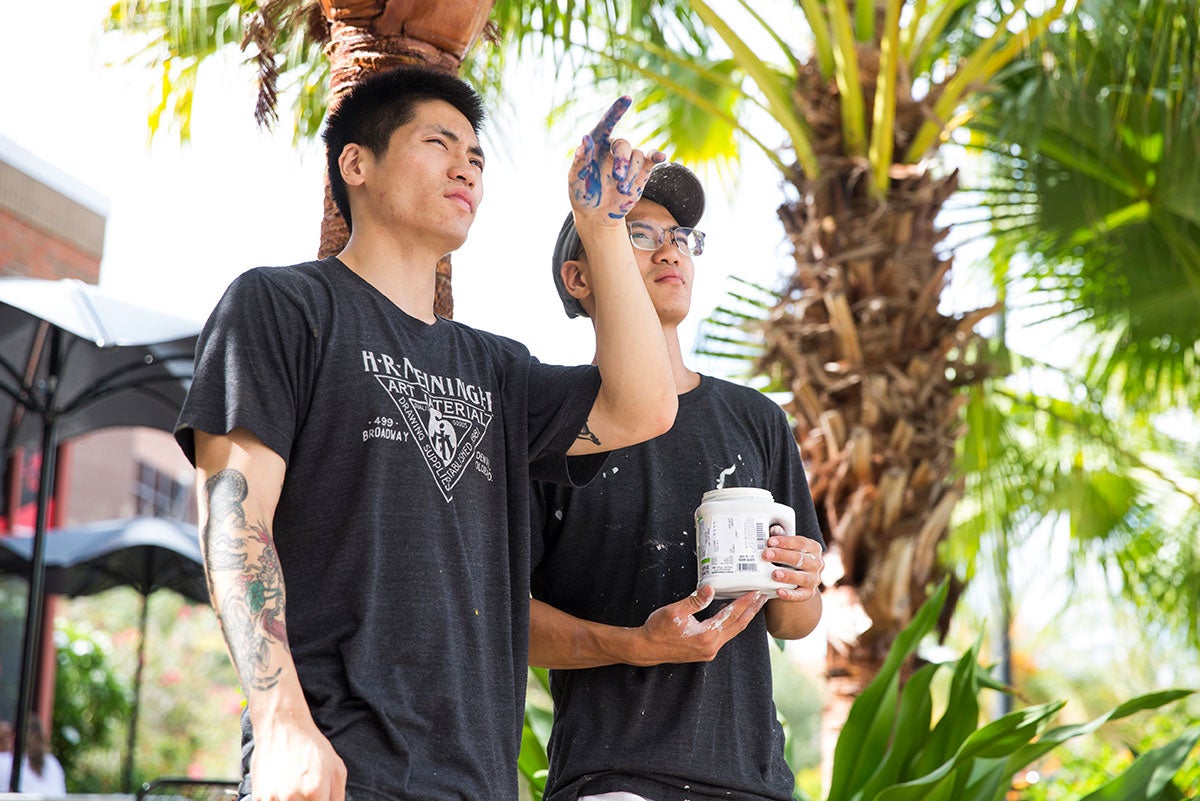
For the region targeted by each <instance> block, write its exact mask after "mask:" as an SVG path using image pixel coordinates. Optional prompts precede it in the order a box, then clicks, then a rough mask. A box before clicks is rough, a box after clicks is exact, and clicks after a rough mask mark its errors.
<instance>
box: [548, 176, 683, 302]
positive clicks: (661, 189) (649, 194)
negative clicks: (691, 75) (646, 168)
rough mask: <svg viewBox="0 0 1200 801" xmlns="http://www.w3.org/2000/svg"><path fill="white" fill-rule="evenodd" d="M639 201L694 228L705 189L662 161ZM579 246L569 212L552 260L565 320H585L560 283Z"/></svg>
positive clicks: (678, 222)
mask: <svg viewBox="0 0 1200 801" xmlns="http://www.w3.org/2000/svg"><path fill="white" fill-rule="evenodd" d="M641 199H642V200H653V201H654V202H655V203H657V204H658V205H660V206H662V207H663V208H664V209H666V210H667V211H669V212H671V216H672V217H674V218H675V222H676V223H677V224H678V225H680V226H682V227H684V228H695V227H696V223H698V222H700V217H701V216H702V215H703V214H704V187H703V186H701V185H700V179H699V178H697V177H696V175H695V173H693V172H692V171H691V170H689V169H688V168H687V167H685V166H683V165H682V164H680V163H678V162H674V161H668V162H664V163H662V164H659V165H658V166H657V167H655V168H654V170H653V171H652V172H651V173H650V178H649V179H648V180H647V181H646V188H645V189H644V190H642V198H641ZM582 244H583V243H581V242H580V241H579V232H578V231H576V230H575V217H574V215H573V214H570V213H568V214H567V219H565V220H564V221H563V225H562V230H560V231H559V232H558V241H556V242H555V243H554V259H553V267H554V286H555V288H556V289H558V297H559V298H560V299H562V304H563V309H564V310H565V311H566V313H567V316H568V317H587V312H585V311H584V310H583V306H582V305H581V304H580V303H579V301H578V300H576V299H575V298H573V297H571V294H570V293H569V292H567V288H566V287H565V286H564V285H563V280H562V266H563V264H564V263H565V262H568V261H570V260H571V259H574V258H577V257H578V256H579V249H580V248H581V247H582Z"/></svg>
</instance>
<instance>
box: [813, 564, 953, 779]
mask: <svg viewBox="0 0 1200 801" xmlns="http://www.w3.org/2000/svg"><path fill="white" fill-rule="evenodd" d="M948 593H949V582H947V581H943V582H942V583H941V585H940V586H939V587H938V588H937V591H935V592H934V594H933V595H932V596H930V598H929V599H928V600H927V601H926V602H925V603H924V604H922V605H921V608H920V609H919V610H917V614H916V615H914V616H913V619H912V622H910V623H909V624H908V625H907V626H906V627H905V628H904V629H903V630H902V631H901V632H900V634H899V635H897V636H896V640H895V642H893V643H892V647H891V650H889V651H888V655H887V658H886V659H885V660H884V662H883V666H882V667H881V668H880V669H879V673H878V674H876V676H875V678H874V679H873V680H872V681H871V683H870V684H868V685H867V687H866V689H864V690H863V691H862V693H861V694H860V695H859V696H858V699H857V700H855V702H854V704H853V706H851V707H850V713H849V714H848V715H847V716H846V723H845V725H844V726H843V727H842V733H841V735H840V736H839V737H838V742H837V746H836V747H835V748H834V755H833V771H832V777H831V778H830V782H829V795H828V797H827V799H826V801H848V799H850V798H851V797H853V796H854V795H855V794H856V793H857V792H858V791H859V790H860V789H861V788H862V787H863V786H864V785H865V784H866V783H867V781H869V779H870V777H871V775H872V774H873V773H874V772H875V770H876V768H877V766H878V765H879V763H880V761H881V760H882V759H883V757H884V754H885V753H886V751H887V747H888V739H889V738H890V736H891V732H892V723H893V722H894V720H895V718H896V697H897V694H898V692H899V681H900V677H899V674H900V667H901V665H903V664H904V661H905V660H906V659H908V657H909V656H911V655H912V654H913V653H914V652H915V651H916V650H917V646H918V645H919V644H920V642H921V640H922V639H923V638H924V637H925V635H926V634H928V633H929V632H931V631H933V627H934V626H935V625H936V624H937V619H938V615H939V614H941V610H942V607H943V606H944V605H945V603H946V596H947V594H948Z"/></svg>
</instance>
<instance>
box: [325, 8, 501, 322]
mask: <svg viewBox="0 0 1200 801" xmlns="http://www.w3.org/2000/svg"><path fill="white" fill-rule="evenodd" d="M492 2H493V0H449V1H448V2H435V1H434V0H374V2H367V0H321V8H322V11H323V12H324V14H325V19H326V22H327V23H328V24H329V44H328V45H326V48H325V53H326V55H327V56H328V58H329V63H330V82H329V83H330V86H329V109H330V111H332V110H333V109H335V108H337V104H338V100H339V98H340V97H341V96H342V95H343V94H345V92H346V91H347V90H349V89H350V88H351V87H352V86H354V85H355V84H357V83H358V82H359V81H361V80H362V79H363V77H365V76H367V75H370V74H371V73H373V72H378V71H380V70H385V69H390V68H392V67H398V66H401V65H405V64H419V65H421V66H424V67H428V68H430V69H436V70H440V71H442V72H447V73H452V74H456V73H457V72H458V69H459V66H460V65H461V64H462V59H463V56H465V55H466V53H467V50H468V49H469V48H470V46H471V45H472V44H473V43H474V42H475V40H476V39H477V38H478V37H479V35H480V33H482V32H483V28H484V26H485V25H486V23H487V15H488V12H489V11H490V10H491V8H492ZM348 238H349V231H348V230H347V228H346V222H345V220H343V219H342V216H341V215H340V214H339V213H338V210H337V206H336V205H334V202H333V198H332V196H331V195H330V192H329V180H328V177H326V181H325V203H324V214H323V216H322V220H321V241H320V245H319V247H318V249H317V256H318V258H324V257H326V256H331V255H333V254H335V253H337V252H339V251H340V250H341V249H342V248H343V247H345V245H346V241H347V239H348ZM434 311H435V312H436V313H437V314H440V315H442V316H443V317H452V316H453V313H454V300H453V296H452V294H451V288H450V258H449V257H448V256H447V257H446V258H444V259H442V260H441V261H440V262H438V265H437V288H436V296H435V299H434Z"/></svg>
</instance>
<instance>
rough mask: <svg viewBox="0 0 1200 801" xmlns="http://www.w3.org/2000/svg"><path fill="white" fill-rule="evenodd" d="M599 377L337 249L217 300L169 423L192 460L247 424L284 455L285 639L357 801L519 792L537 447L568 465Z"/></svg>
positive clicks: (241, 283) (249, 277) (280, 540)
mask: <svg viewBox="0 0 1200 801" xmlns="http://www.w3.org/2000/svg"><path fill="white" fill-rule="evenodd" d="M598 386H599V376H598V373H597V371H596V370H595V369H594V368H591V367H570V368H568V367H553V366H549V365H543V364H540V363H539V362H537V360H535V359H533V358H532V357H531V356H530V355H529V352H528V351H527V350H526V349H525V347H524V346H522V345H521V344H519V343H517V342H514V341H512V340H508V339H505V338H503V337H499V336H495V335H492V334H487V333H483V332H480V331H476V330H474V329H471V328H469V327H467V326H464V325H461V324H459V323H456V322H452V321H449V320H444V319H439V320H437V321H436V322H435V323H434V324H432V325H427V324H425V323H423V322H421V321H419V320H417V319H415V318H412V317H410V316H408V315H407V314H405V313H404V312H402V311H400V310H399V309H398V308H397V307H396V306H395V305H394V304H392V303H391V302H390V301H389V300H388V299H387V298H385V297H384V296H383V295H382V294H380V293H379V292H378V291H376V290H375V289H374V288H373V287H372V286H371V285H370V284H368V283H367V282H365V281H364V280H362V279H361V278H360V277H359V276H358V275H356V274H355V273H354V272H352V271H351V270H349V269H348V268H347V267H346V266H345V265H343V264H342V263H341V262H340V261H338V260H337V259H333V258H331V259H326V260H324V261H321V262H312V263H308V264H301V265H295V266H292V267H269V268H259V269H256V270H252V271H250V272H248V273H245V274H243V275H242V276H240V277H239V278H238V279H237V280H236V281H235V282H234V283H233V284H232V285H231V286H230V288H229V290H228V291H227V293H226V294H225V297H224V298H223V299H222V300H221V302H220V304H219V305H218V306H217V308H216V310H215V311H214V312H213V314H212V316H211V317H210V319H209V321H208V323H207V324H206V326H205V328H204V330H203V332H202V333H201V337H200V342H199V345H198V347H197V361H196V377H195V380H194V381H193V384H192V387H191V390H190V392H189V394H188V397H187V400H186V402H185V403H184V407H183V411H182V413H181V416H180V422H179V428H178V430H177V432H176V436H177V438H178V440H179V443H180V445H181V446H182V447H183V449H184V451H185V453H187V454H188V456H189V458H193V459H194V446H193V436H192V435H193V430H195V429H198V430H201V431H206V432H210V433H217V434H221V433H226V432H228V431H230V430H232V429H233V428H235V427H243V428H246V429H248V430H250V431H251V432H253V433H254V434H255V435H256V436H257V437H258V438H259V439H261V440H262V441H263V443H264V444H266V445H267V446H268V447H269V448H271V449H272V450H273V451H275V452H276V453H278V454H279V455H280V456H282V457H283V458H284V460H285V461H286V462H287V472H286V476H285V479H284V484H283V488H282V493H281V495H280V499H279V504H278V508H277V511H276V514H275V519H274V521H273V532H274V538H275V546H276V549H277V550H278V553H279V559H280V563H281V567H282V570H283V577H284V582H285V584H286V588H287V630H288V640H289V644H290V647H291V651H292V655H293V657H294V659H295V662H296V669H297V672H298V673H299V677H300V683H301V686H302V687H303V689H304V692H305V695H306V698H307V700H308V703H309V706H310V708H311V709H312V713H313V716H314V718H315V720H316V723H317V725H318V726H319V727H320V728H321V730H322V731H323V732H325V734H326V735H327V736H328V737H329V738H330V740H331V741H332V743H333V746H334V748H335V749H336V750H337V752H338V754H339V755H340V756H341V757H342V758H343V760H344V761H345V762H346V764H347V768H348V773H349V778H348V783H347V786H348V788H349V789H350V791H351V792H352V793H353V795H354V796H355V798H356V799H360V801H361V799H371V798H388V799H420V800H421V801H430V799H473V800H475V799H509V798H514V797H516V787H517V781H516V770H515V764H516V758H517V751H518V746H519V740H520V724H521V719H522V715H523V712H524V694H525V683H526V673H525V666H526V661H527V658H528V645H527V644H528V619H529V609H528V597H529V596H528V586H529V564H530V561H529V510H528V497H529V495H528V480H529V477H530V469H531V463H533V464H534V468H535V473H534V474H535V475H537V470H536V465H537V460H539V459H541V460H543V462H544V463H546V464H548V465H557V466H558V467H557V468H555V469H561V465H562V463H563V461H564V460H563V459H562V458H561V454H563V453H564V452H565V451H566V450H567V449H568V448H569V447H570V445H571V443H572V442H573V440H574V437H575V435H576V434H577V433H578V432H579V430H580V429H581V428H582V426H583V424H584V421H585V420H586V417H587V413H588V411H589V410H590V408H591V405H592V403H593V401H594V399H595V396H596V391H597V389H598ZM600 462H602V460H595V461H593V462H592V464H591V467H592V468H593V469H594V468H595V467H597V466H598V464H599V463H600ZM572 469H573V470H574V471H575V472H574V474H575V475H577V476H578V475H581V474H586V472H587V470H586V468H585V469H583V470H582V471H581V470H580V468H579V465H578V464H575V465H573V467H572ZM539 477H543V478H545V477H549V478H557V475H553V476H544V475H543V476H539ZM252 522H253V521H252ZM247 728H248V727H247ZM247 753H248V752H247ZM247 764H248V761H247Z"/></svg>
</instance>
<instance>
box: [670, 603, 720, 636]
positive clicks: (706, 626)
mask: <svg viewBox="0 0 1200 801" xmlns="http://www.w3.org/2000/svg"><path fill="white" fill-rule="evenodd" d="M732 614H733V604H726V606H725V608H724V609H722V610H721V611H720V612H717V613H716V614H715V615H713V616H712V617H710V618H709V619H708V620H705V621H704V622H703V623H702V622H700V621H699V620H696V618H695V617H694V616H692V615H688V622H687V625H685V626H684V627H683V635H682V636H684V637H695V636H696V635H697V634H704V633H705V632H707V631H720V630H721V627H722V626H724V625H725V621H726V620H728V619H729V616H730V615H732ZM675 622H676V624H678V623H679V621H678V620H676V621H675Z"/></svg>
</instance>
